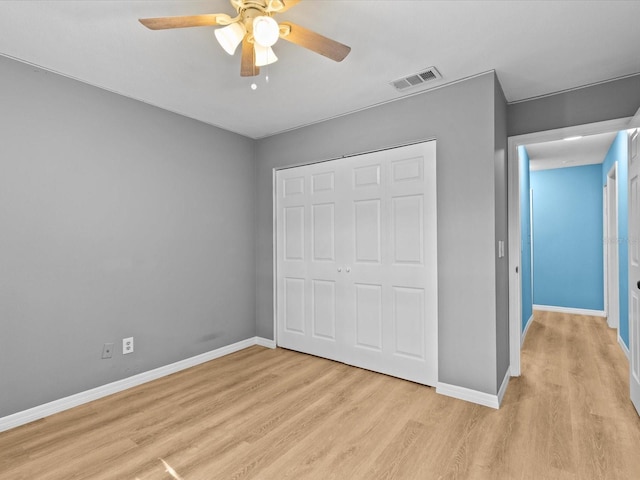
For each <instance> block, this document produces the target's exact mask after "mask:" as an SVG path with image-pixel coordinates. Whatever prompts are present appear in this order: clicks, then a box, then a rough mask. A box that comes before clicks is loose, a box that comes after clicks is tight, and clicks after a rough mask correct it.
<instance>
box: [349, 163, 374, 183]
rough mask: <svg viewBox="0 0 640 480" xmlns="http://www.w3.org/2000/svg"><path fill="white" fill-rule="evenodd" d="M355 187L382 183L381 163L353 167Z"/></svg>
mask: <svg viewBox="0 0 640 480" xmlns="http://www.w3.org/2000/svg"><path fill="white" fill-rule="evenodd" d="M353 185H354V187H356V188H358V187H370V186H372V185H380V165H367V166H364V167H357V168H354V169H353Z"/></svg>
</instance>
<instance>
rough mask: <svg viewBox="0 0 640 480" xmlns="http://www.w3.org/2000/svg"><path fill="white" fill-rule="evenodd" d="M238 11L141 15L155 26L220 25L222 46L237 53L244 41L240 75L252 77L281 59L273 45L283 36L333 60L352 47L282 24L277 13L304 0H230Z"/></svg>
mask: <svg viewBox="0 0 640 480" xmlns="http://www.w3.org/2000/svg"><path fill="white" fill-rule="evenodd" d="M229 1H230V2H231V5H232V6H233V8H234V9H235V10H236V12H237V15H236V16H235V17H231V16H229V15H227V14H224V13H212V14H211V13H209V14H203V15H190V16H180V17H158V18H141V19H139V21H140V23H142V24H143V25H144V26H145V27H147V28H150V29H151V30H163V29H169V28H184V27H207V26H213V25H220V26H223V28H219V29H217V30H216V31H215V35H216V38H217V39H218V42H219V43H220V46H222V48H224V50H225V51H226V52H227V53H228V54H229V55H233V54H234V53H235V51H236V48H237V47H238V45H239V44H241V43H242V60H241V62H240V75H241V76H243V77H252V76H255V75H258V74H259V73H260V67H262V66H265V65H269V64H271V63H273V62H275V61H277V60H278V57H276V55H275V53H274V52H273V50H272V48H271V47H272V46H273V45H274V44H275V43H276V42H277V41H278V39H279V38H282V39H283V40H286V41H288V42H291V43H295V44H296V45H300V46H301V47H304V48H307V49H309V50H311V51H313V52H316V53H319V54H320V55H324V56H325V57H327V58H330V59H331V60H335V61H336V62H341V61H342V60H344V58H345V57H346V56H347V55H348V54H349V52H350V51H351V47H348V46H346V45H343V44H342V43H339V42H336V41H335V40H332V39H330V38H327V37H324V36H322V35H320V34H318V33H315V32H312V31H311V30H307V29H306V28H303V27H301V26H299V25H296V24H294V23H291V22H281V23H280V24H278V22H276V21H275V20H274V18H273V16H274V15H276V14H278V13H282V12H285V11H287V10H288V9H289V8H291V7H293V6H294V5H296V4H297V3H299V2H300V0H229Z"/></svg>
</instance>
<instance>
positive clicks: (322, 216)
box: [276, 162, 344, 360]
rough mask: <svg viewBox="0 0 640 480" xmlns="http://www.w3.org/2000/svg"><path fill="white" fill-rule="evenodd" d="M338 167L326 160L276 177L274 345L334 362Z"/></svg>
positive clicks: (284, 172) (335, 345)
mask: <svg viewBox="0 0 640 480" xmlns="http://www.w3.org/2000/svg"><path fill="white" fill-rule="evenodd" d="M337 167H339V165H338V164H337V163H336V162H326V163H321V164H315V165H309V166H305V167H298V168H292V169H288V170H282V171H279V172H278V174H277V176H276V179H277V241H276V250H277V252H276V254H277V276H276V289H277V307H276V308H277V324H278V326H277V328H278V332H277V342H278V345H280V346H282V347H285V348H290V349H293V350H298V351H301V352H305V353H310V354H313V355H318V356H321V357H325V358H330V359H333V360H340V356H339V354H338V353H337V352H338V350H337V339H338V335H337V329H338V328H339V327H340V325H339V322H338V319H337V315H338V293H339V290H340V286H339V283H340V280H341V276H340V275H339V273H340V272H339V271H338V262H337V243H338V237H337V236H338V232H337V231H336V216H337V215H338V213H339V212H338V211H337V206H336V177H337V172H336V168H337ZM340 241H342V242H343V241H344V240H340Z"/></svg>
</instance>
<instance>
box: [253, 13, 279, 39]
mask: <svg viewBox="0 0 640 480" xmlns="http://www.w3.org/2000/svg"><path fill="white" fill-rule="evenodd" d="M279 37H280V27H279V26H278V22H276V21H275V20H274V19H273V18H271V17H269V16H267V15H261V16H259V17H256V18H254V19H253V38H254V39H255V41H256V44H258V45H261V46H263V47H271V46H273V45H274V44H275V43H276V42H277V41H278V38H279Z"/></svg>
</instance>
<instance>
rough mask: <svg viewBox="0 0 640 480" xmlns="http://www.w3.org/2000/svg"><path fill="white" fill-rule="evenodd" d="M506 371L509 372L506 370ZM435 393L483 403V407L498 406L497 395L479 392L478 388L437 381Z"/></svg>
mask: <svg viewBox="0 0 640 480" xmlns="http://www.w3.org/2000/svg"><path fill="white" fill-rule="evenodd" d="M507 373H509V371H508V370H507ZM503 383H504V382H503ZM505 388H506V387H505ZM436 393H439V394H440V395H446V396H447V397H452V398H457V399H458V400H464V401H466V402H471V403H477V404H478V405H484V406H485V407H491V408H495V409H498V408H500V400H499V399H498V395H491V394H490V393H484V392H479V391H478V390H472V389H470V388H465V387H458V386H457V385H449V384H448V383H442V382H438V384H437V385H436Z"/></svg>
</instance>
